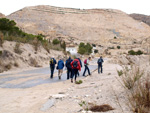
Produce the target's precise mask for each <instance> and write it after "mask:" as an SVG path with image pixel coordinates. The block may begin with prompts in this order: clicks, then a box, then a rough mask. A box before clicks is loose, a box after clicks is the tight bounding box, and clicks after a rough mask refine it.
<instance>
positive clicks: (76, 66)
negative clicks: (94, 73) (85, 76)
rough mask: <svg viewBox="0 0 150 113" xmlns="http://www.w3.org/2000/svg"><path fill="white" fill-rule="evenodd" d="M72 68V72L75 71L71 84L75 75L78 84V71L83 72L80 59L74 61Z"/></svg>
mask: <svg viewBox="0 0 150 113" xmlns="http://www.w3.org/2000/svg"><path fill="white" fill-rule="evenodd" d="M71 67H72V71H73V74H72V77H71V82H73V77H74V75H75V82H76V78H77V74H78V71H81V65H80V61H79V60H78V59H74V60H73V61H72V62H71Z"/></svg>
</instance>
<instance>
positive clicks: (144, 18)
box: [130, 14, 150, 26]
mask: <svg viewBox="0 0 150 113" xmlns="http://www.w3.org/2000/svg"><path fill="white" fill-rule="evenodd" d="M130 16H131V17H132V18H134V19H135V20H139V21H141V22H144V23H146V24H148V25H149V26H150V16H147V15H143V14H130Z"/></svg>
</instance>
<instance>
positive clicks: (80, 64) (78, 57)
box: [77, 56, 82, 76]
mask: <svg viewBox="0 0 150 113" xmlns="http://www.w3.org/2000/svg"><path fill="white" fill-rule="evenodd" d="M77 59H78V60H79V62H80V66H81V68H82V62H81V59H80V56H79V57H78V58H77ZM77 75H78V76H79V75H80V74H79V71H78V74H77Z"/></svg>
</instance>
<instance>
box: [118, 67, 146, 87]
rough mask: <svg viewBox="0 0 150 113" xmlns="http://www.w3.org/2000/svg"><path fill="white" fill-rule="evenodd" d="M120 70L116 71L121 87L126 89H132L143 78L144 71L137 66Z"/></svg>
mask: <svg viewBox="0 0 150 113" xmlns="http://www.w3.org/2000/svg"><path fill="white" fill-rule="evenodd" d="M122 68H123V70H120V71H117V72H118V75H119V76H120V77H121V80H122V82H123V84H122V85H123V86H124V87H126V88H128V89H132V88H133V87H134V85H135V83H136V82H138V81H139V80H140V78H141V77H142V76H143V74H144V71H143V70H141V69H140V67H139V66H131V69H129V68H128V67H127V66H125V67H122Z"/></svg>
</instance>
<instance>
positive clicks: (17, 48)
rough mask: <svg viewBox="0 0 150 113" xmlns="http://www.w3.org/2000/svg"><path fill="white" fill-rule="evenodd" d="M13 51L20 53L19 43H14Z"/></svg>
mask: <svg viewBox="0 0 150 113" xmlns="http://www.w3.org/2000/svg"><path fill="white" fill-rule="evenodd" d="M14 52H15V53H17V54H21V53H22V50H21V49H20V43H16V45H15V47H14Z"/></svg>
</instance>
